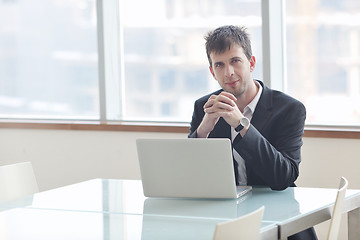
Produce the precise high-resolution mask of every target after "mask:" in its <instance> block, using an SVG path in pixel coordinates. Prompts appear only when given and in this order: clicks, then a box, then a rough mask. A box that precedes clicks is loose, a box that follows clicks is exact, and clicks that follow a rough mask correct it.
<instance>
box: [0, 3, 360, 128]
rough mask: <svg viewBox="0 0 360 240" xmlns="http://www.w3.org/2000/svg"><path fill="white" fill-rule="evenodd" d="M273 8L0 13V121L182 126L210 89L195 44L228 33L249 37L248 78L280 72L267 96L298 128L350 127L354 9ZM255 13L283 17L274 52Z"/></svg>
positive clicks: (51, 7) (359, 20) (355, 57)
mask: <svg viewBox="0 0 360 240" xmlns="http://www.w3.org/2000/svg"><path fill="white" fill-rule="evenodd" d="M276 2H278V3H281V2H282V3H284V6H285V8H283V10H284V12H283V15H281V14H278V12H277V11H274V10H273V9H272V8H273V7H274V1H271V5H270V1H261V0H182V1H177V0H151V1H149V0H77V1H72V0H34V1H31V3H29V2H28V1H26V0H11V1H10V0H7V1H0V53H1V54H0V118H5V119H19V118H20V119H54V120H73V119H74V120H103V121H170V122H189V121H190V120H191V114H192V111H193V104H194V101H195V99H197V98H199V97H201V96H203V95H205V94H208V93H210V92H212V91H214V90H216V89H218V88H219V86H218V84H217V82H216V81H215V80H214V79H213V77H212V76H211V74H210V73H209V71H208V62H207V57H206V53H205V47H204V42H205V41H204V39H203V36H204V35H205V33H207V32H208V31H209V30H211V29H214V28H216V27H218V26H221V25H225V24H233V25H244V26H247V27H248V31H249V33H250V36H251V40H252V47H253V53H254V55H255V56H256V59H257V65H256V69H255V72H254V77H255V78H257V79H261V80H264V81H265V82H266V81H267V79H271V77H269V76H268V75H269V73H268V68H273V66H272V65H273V63H274V62H279V64H280V65H283V67H281V68H282V74H280V75H279V76H281V77H275V80H277V79H280V81H281V82H280V84H279V83H276V84H274V85H273V87H274V88H277V86H280V85H281V86H282V87H281V90H283V91H285V92H287V93H288V94H290V95H292V96H294V97H295V98H297V99H299V100H300V101H302V102H303V103H304V104H305V106H306V108H307V122H306V123H307V125H337V126H339V125H343V126H358V127H359V126H360V60H359V59H360V45H359V43H360V41H359V40H360V39H359V38H360V30H359V29H360V26H359V25H360V17H359V16H360V3H359V1H357V0H344V1H333V0H332V1H326V0H317V1H308V0H306V1H303V0H277V1H276ZM39 6H41V7H39ZM139 6H141V7H139ZM264 10H265V11H269V12H272V16H274V15H279V16H284V18H281V17H279V19H280V20H279V22H276V24H277V26H278V27H279V26H280V25H281V26H282V25H283V26H285V28H284V30H285V31H284V32H283V33H285V34H284V37H285V41H284V45H281V44H278V46H277V47H276V48H275V50H274V48H271V47H264V49H263V44H268V43H270V42H273V38H269V36H267V35H266V33H264V32H266V31H264V29H265V28H266V27H264V26H263V25H262V19H263V16H262V11H264ZM263 13H264V12H263ZM270 15H271V14H270ZM268 20H269V22H270V21H272V18H271V17H270V18H269V19H268ZM266 21H267V19H265V23H266ZM264 25H266V24H264ZM280 28H281V27H279V29H280ZM268 30H269V31H268V32H269V35H270V37H271V36H274V35H281V33H280V32H279V31H272V30H273V29H272V27H269V29H268ZM276 30H278V29H276ZM263 34H264V36H263ZM279 37H280V38H281V36H279ZM270 39H271V40H270ZM283 40H284V39H281V41H279V42H282V41H283ZM267 49H272V51H273V52H275V54H276V53H277V52H281V51H282V50H283V52H284V56H285V58H284V61H277V60H276V61H271V60H270V58H269V59H268V58H267V56H266V54H267V53H265V52H266V50H267ZM279 49H280V50H279ZM263 52H264V53H263ZM279 54H281V53H279ZM263 55H264V56H263ZM263 59H264V60H263ZM276 59H277V58H276ZM263 61H264V62H263ZM263 66H264V67H263ZM276 71H277V72H279V71H278V69H277V70H276ZM276 71H275V72H276ZM263 75H264V76H263ZM283 76H284V79H283ZM271 80H272V79H271Z"/></svg>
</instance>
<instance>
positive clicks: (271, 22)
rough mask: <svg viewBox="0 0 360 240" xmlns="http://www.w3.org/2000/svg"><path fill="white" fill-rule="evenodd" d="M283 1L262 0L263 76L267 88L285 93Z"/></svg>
mask: <svg viewBox="0 0 360 240" xmlns="http://www.w3.org/2000/svg"><path fill="white" fill-rule="evenodd" d="M283 10H284V2H283V0H271V4H270V0H262V1H261V11H262V35H263V63H264V65H263V76H264V79H263V80H264V82H265V84H266V85H267V86H270V87H271V88H273V89H276V90H280V91H286V66H285V64H286V61H285V60H286V59H285V57H286V55H285V53H286V52H285V51H286V46H285V27H284V21H283V18H284V14H283V13H284V11H283Z"/></svg>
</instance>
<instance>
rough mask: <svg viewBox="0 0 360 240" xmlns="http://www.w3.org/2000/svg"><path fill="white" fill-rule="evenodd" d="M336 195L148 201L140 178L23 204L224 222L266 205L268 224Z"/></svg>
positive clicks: (88, 185) (257, 191) (296, 192)
mask: <svg viewBox="0 0 360 240" xmlns="http://www.w3.org/2000/svg"><path fill="white" fill-rule="evenodd" d="M336 194H337V189H324V188H301V187H294V188H288V189H286V190H283V191H273V190H271V189H269V188H265V187H264V188H260V187H254V188H253V190H252V191H251V192H249V193H247V194H246V195H244V196H243V197H242V198H240V199H225V200H206V199H170V198H146V197H144V195H143V192H142V185H141V181H139V180H115V179H109V180H107V179H94V180H90V181H86V182H82V183H78V184H74V185H70V186H66V187H62V188H58V189H54V190H49V191H45V192H41V193H38V194H35V195H34V196H33V197H32V199H27V203H24V206H26V207H28V208H39V209H58V210H73V211H88V212H106V213H122V214H138V215H154V216H156V215H158V216H178V217H184V218H187V217H192V218H213V219H223V220H226V219H234V218H237V217H240V216H242V215H244V214H247V213H250V212H252V211H254V210H256V209H258V208H259V207H261V206H265V212H264V217H263V220H264V221H265V222H266V221H268V222H278V223H279V222H280V223H281V222H283V221H288V220H289V219H291V218H296V217H299V216H301V215H305V214H309V213H311V212H313V211H317V210H318V209H320V208H325V207H328V206H330V205H332V204H333V203H334V201H335V198H336ZM350 197H355V198H359V199H360V190H348V191H347V194H346V198H350ZM3 207H4V206H3ZM5 207H6V206H5Z"/></svg>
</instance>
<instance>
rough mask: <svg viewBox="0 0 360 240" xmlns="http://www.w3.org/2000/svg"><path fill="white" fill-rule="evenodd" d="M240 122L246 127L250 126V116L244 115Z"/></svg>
mask: <svg viewBox="0 0 360 240" xmlns="http://www.w3.org/2000/svg"><path fill="white" fill-rule="evenodd" d="M240 123H241V125H243V126H244V127H248V126H249V125H250V121H249V119H248V118H246V117H243V118H242V119H241V120H240Z"/></svg>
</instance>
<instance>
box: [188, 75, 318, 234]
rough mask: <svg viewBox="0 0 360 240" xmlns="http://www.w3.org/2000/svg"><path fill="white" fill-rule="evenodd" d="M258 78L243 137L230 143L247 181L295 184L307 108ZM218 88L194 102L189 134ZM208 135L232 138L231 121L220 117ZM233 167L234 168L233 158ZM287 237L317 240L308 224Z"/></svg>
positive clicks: (280, 186)
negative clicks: (256, 98)
mask: <svg viewBox="0 0 360 240" xmlns="http://www.w3.org/2000/svg"><path fill="white" fill-rule="evenodd" d="M258 82H259V83H260V84H261V86H262V87H263V91H262V94H261V96H260V99H259V102H258V104H257V106H256V108H255V112H254V113H253V117H252V119H251V125H250V128H249V129H248V131H247V133H246V134H245V136H244V138H236V139H235V141H234V143H233V147H234V148H235V149H236V151H237V152H238V153H239V154H240V155H241V156H242V158H243V159H244V160H245V165H246V174H247V181H248V185H266V186H269V187H270V188H271V189H274V190H283V189H285V188H287V187H289V186H295V184H294V182H295V180H296V179H297V177H298V176H299V163H300V161H301V156H300V149H301V146H302V135H303V133H304V124H305V118H306V110H305V107H304V105H303V104H302V103H301V102H299V101H297V100H296V99H294V98H292V97H290V96H288V95H286V94H284V93H282V92H279V91H275V90H272V89H270V88H268V87H266V86H265V85H264V84H263V83H262V82H260V81H258ZM221 92H222V90H219V91H216V92H214V93H211V94H209V95H206V96H204V97H202V98H200V99H198V100H197V101H196V102H195V107H194V113H193V117H192V121H191V125H190V134H189V137H191V138H196V137H197V134H196V129H197V128H198V126H199V125H200V123H201V121H202V119H203V117H204V115H205V113H204V110H203V106H204V104H205V103H206V102H207V100H208V99H209V97H210V96H211V95H212V94H216V95H217V94H220V93H221ZM209 137H210V138H229V139H231V127H230V125H229V124H227V123H226V122H225V120H224V119H223V118H220V119H219V121H218V123H217V124H216V125H215V127H214V129H213V131H211V133H210V134H209ZM234 168H235V169H237V162H236V161H234ZM235 176H237V171H235ZM236 181H237V180H236ZM288 239H289V240H290V239H291V240H316V239H317V236H316V233H315V231H314V228H309V229H306V230H304V231H302V232H300V233H297V234H295V235H293V236H290V237H289V238H288Z"/></svg>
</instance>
